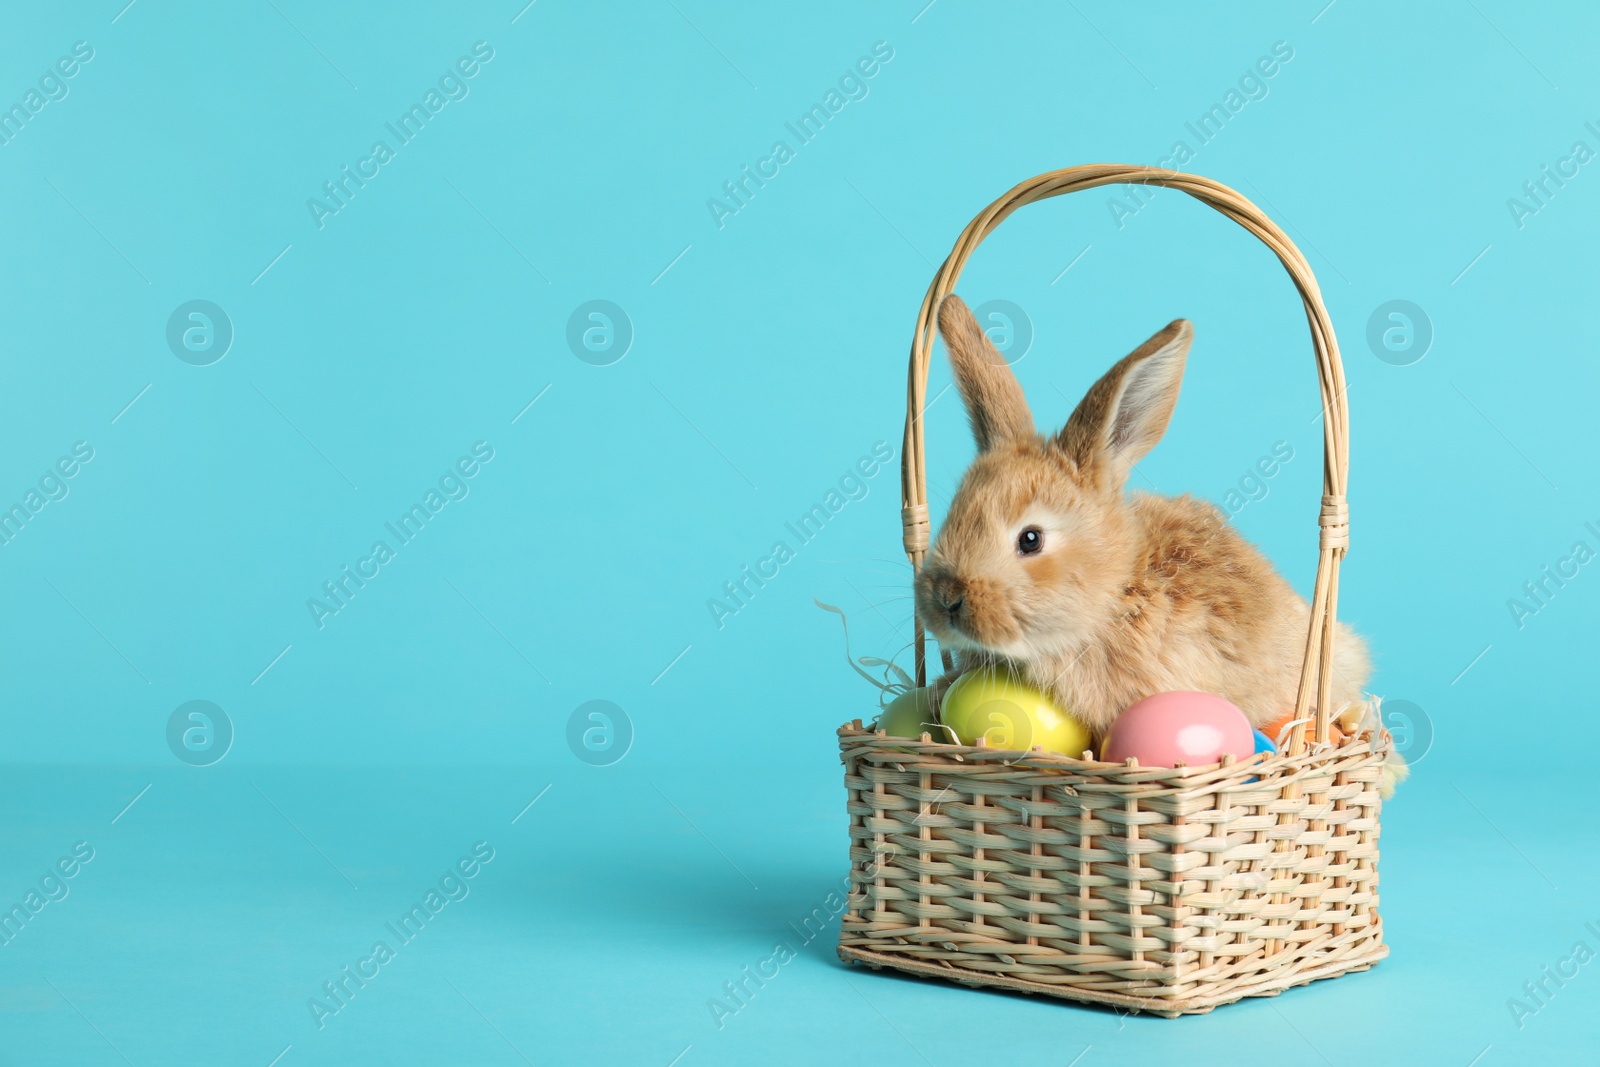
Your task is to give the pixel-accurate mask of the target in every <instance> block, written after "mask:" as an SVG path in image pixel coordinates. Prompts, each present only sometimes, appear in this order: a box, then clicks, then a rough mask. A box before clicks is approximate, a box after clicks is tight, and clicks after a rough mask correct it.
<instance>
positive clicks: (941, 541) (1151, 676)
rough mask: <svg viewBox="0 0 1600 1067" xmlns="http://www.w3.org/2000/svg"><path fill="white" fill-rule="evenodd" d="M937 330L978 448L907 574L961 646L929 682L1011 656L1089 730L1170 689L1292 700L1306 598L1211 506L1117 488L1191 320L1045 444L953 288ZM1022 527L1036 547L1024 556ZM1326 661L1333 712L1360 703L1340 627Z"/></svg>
mask: <svg viewBox="0 0 1600 1067" xmlns="http://www.w3.org/2000/svg"><path fill="white" fill-rule="evenodd" d="M939 324H940V330H941V332H942V333H943V335H944V337H945V343H946V346H947V348H948V349H949V351H950V361H951V365H952V367H954V368H955V374H956V382H957V386H958V388H959V389H960V390H961V394H962V397H963V399H964V400H965V401H966V404H967V408H968V413H969V416H970V417H971V420H972V425H973V432H974V435H975V436H976V437H977V439H978V443H979V449H980V452H979V454H978V457H977V459H975V460H974V461H973V464H972V466H971V467H970V468H969V469H968V471H967V472H966V474H965V475H964V476H963V478H962V481H961V484H960V486H959V487H958V488H957V490H956V494H955V498H954V500H953V501H952V502H951V505H950V510H949V513H948V515H947V516H946V519H945V523H944V526H943V527H942V528H941V529H940V531H939V534H938V537H937V538H936V539H935V541H934V543H933V546H932V548H931V549H930V551H929V554H928V557H927V559H926V560H925V561H924V562H923V566H922V569H921V571H920V573H919V575H918V579H917V587H916V594H917V611H918V613H919V615H921V617H922V620H923V622H924V624H925V625H926V626H927V627H928V629H929V630H930V631H931V632H932V633H933V634H934V635H935V636H936V637H937V638H938V639H939V641H940V643H941V644H943V645H945V646H946V647H951V648H954V649H956V650H957V656H958V664H959V668H958V670H957V671H956V672H952V673H951V674H950V675H948V676H947V677H946V678H944V679H941V680H940V682H939V683H937V685H938V691H939V692H942V689H943V686H944V685H946V684H948V682H949V681H951V680H953V679H954V677H955V675H956V674H959V673H960V671H964V670H966V669H969V668H971V667H973V666H975V665H978V664H987V663H999V664H1003V665H1007V666H1010V667H1011V668H1012V669H1014V670H1016V671H1017V672H1018V673H1020V674H1021V675H1022V676H1024V677H1026V678H1027V679H1029V680H1030V681H1031V682H1033V683H1034V684H1036V685H1038V686H1040V687H1042V688H1044V689H1046V690H1048V691H1049V692H1050V693H1051V694H1052V695H1053V696H1054V697H1055V699H1056V700H1057V701H1058V702H1059V703H1060V704H1061V705H1062V706H1063V707H1065V708H1067V709H1068V710H1069V711H1071V712H1072V713H1073V714H1075V715H1076V716H1078V717H1079V718H1080V719H1081V720H1082V721H1083V722H1084V724H1085V725H1086V726H1088V727H1089V728H1090V729H1091V730H1093V731H1094V732H1095V733H1097V734H1098V733H1100V732H1103V731H1104V730H1105V728H1106V727H1108V726H1109V725H1110V724H1111V721H1112V720H1113V719H1114V718H1116V716H1117V715H1118V714H1119V713H1120V712H1121V711H1122V709H1123V708H1126V707H1127V706H1128V705H1129V704H1132V703H1133V702H1134V701H1136V700H1138V699H1140V698H1141V697H1145V696H1149V695H1151V694H1153V693H1159V692H1163V691H1167V690H1175V689H1195V690H1201V691H1203V692H1208V693H1215V694H1217V695H1218V696H1222V697H1226V698H1227V699H1228V700H1231V701H1232V702H1233V703H1235V704H1237V705H1238V706H1239V707H1240V708H1242V709H1243V710H1244V712H1245V714H1246V715H1247V716H1248V717H1249V719H1250V721H1251V722H1252V723H1254V724H1258V725H1259V724H1262V723H1266V722H1269V721H1271V720H1273V719H1276V718H1279V717H1280V716H1282V715H1283V714H1284V712H1286V711H1289V710H1291V709H1292V708H1293V705H1294V700H1295V691H1296V687H1297V685H1298V681H1299V676H1300V668H1301V659H1302V656H1303V653H1304V646H1305V636H1306V628H1307V622H1308V619H1309V608H1308V607H1307V605H1306V602H1305V601H1304V600H1303V599H1301V598H1300V596H1299V595H1297V594H1296V593H1295V592H1294V590H1293V589H1292V588H1291V587H1290V585H1289V583H1288V582H1286V581H1285V580H1284V579H1283V578H1282V577H1281V576H1280V575H1279V574H1278V573H1277V571H1275V570H1274V569H1273V567H1272V564H1271V563H1269V562H1268V561H1267V559H1266V558H1265V557H1264V556H1263V555H1262V554H1261V553H1260V552H1259V551H1258V550H1257V549H1256V548H1255V547H1254V546H1253V545H1251V544H1249V543H1248V542H1247V541H1245V540H1244V539H1243V538H1242V537H1240V536H1239V534H1238V533H1237V531H1235V530H1234V529H1233V527H1232V526H1230V525H1229V524H1228V522H1227V519H1226V518H1225V517H1224V516H1223V514H1222V512H1221V511H1219V510H1218V509H1217V508H1216V507H1215V506H1213V505H1211V504H1209V503H1206V502H1204V501H1201V500H1197V499H1195V498H1193V497H1189V496H1182V497H1159V496H1151V495H1146V494H1138V495H1135V496H1133V497H1132V498H1129V497H1128V496H1126V495H1125V493H1124V487H1125V483H1126V480H1127V477H1128V474H1129V473H1130V472H1131V471H1132V469H1133V466H1134V464H1136V463H1138V461H1139V460H1140V459H1141V458H1143V457H1144V455H1145V453H1147V452H1148V451H1149V450H1150V449H1151V448H1152V447H1154V445H1155V444H1156V442H1157V441H1158V440H1160V438H1161V435H1162V434H1163V433H1164V432H1165V431H1166V427H1167V422H1168V421H1169V420H1170V418H1171V416H1172V410H1173V406H1174V405H1175V404H1176V403H1177V397H1178V388H1179V385H1180V383H1181V381H1182V375H1183V364H1184V360H1185V358H1186V357H1187V354H1188V348H1189V342H1190V339H1191V337H1192V330H1191V328H1190V326H1189V324H1188V323H1187V322H1184V321H1182V320H1179V321H1177V322H1174V323H1172V324H1171V325H1169V326H1167V327H1166V328H1165V329H1163V330H1162V331H1161V332H1160V333H1157V334H1156V335H1155V336H1154V337H1152V338H1151V339H1150V340H1149V341H1147V342H1145V343H1144V344H1143V345H1141V346H1140V347H1139V348H1137V349H1135V350H1134V352H1133V353H1132V354H1130V355H1129V356H1127V357H1126V358H1124V359H1123V360H1121V361H1120V362H1118V363H1117V364H1116V365H1115V366H1114V367H1112V369H1111V370H1110V371H1109V372H1107V374H1106V375H1105V376H1104V377H1103V378H1101V379H1100V381H1099V382H1097V383H1095V385H1094V386H1093V387H1092V388H1091V389H1090V390H1089V392H1088V394H1086V395H1085V397H1084V399H1083V401H1082V402H1081V403H1080V404H1079V405H1078V407H1077V409H1076V410H1075V411H1074V412H1073V414H1072V417H1071V418H1070V419H1069V420H1068V422H1067V425H1066V427H1065V428H1064V429H1063V430H1062V431H1061V433H1060V434H1058V435H1056V436H1054V437H1049V438H1046V437H1041V436H1040V435H1039V434H1037V433H1035V432H1034V429H1033V418H1032V415H1031V414H1029V413H1028V411H1027V406H1026V403H1025V401H1023V399H1022V390H1021V386H1020V385H1019V384H1018V383H1017V381H1016V378H1015V376H1014V375H1013V374H1012V373H1011V370H1010V368H1009V367H1007V366H1006V364H1005V361H1004V360H1003V359H1002V358H1001V357H1000V355H999V353H998V352H996V351H994V348H993V346H992V345H990V344H989V340H988V338H987V337H985V336H984V335H983V333H982V331H981V330H980V329H979V328H978V325H977V322H976V321H975V320H974V319H973V317H972V313H971V312H970V311H968V310H967V307H966V305H965V304H963V303H962V302H961V301H960V300H959V299H958V298H956V297H954V296H951V297H949V298H947V299H946V300H945V302H944V304H943V305H941V307H940V309H939ZM1019 405H1020V410H1019ZM1029 525H1032V526H1038V527H1039V528H1040V529H1041V530H1042V531H1043V538H1044V547H1043V549H1042V550H1041V551H1040V552H1039V553H1037V554H1035V555H1021V554H1020V553H1019V552H1018V551H1017V550H1016V538H1017V535H1018V533H1019V532H1020V531H1021V530H1022V529H1023V528H1024V527H1025V526H1029ZM952 605H953V607H952ZM1334 658H1335V671H1334V683H1335V684H1334V693H1333V696H1334V711H1335V712H1337V711H1338V710H1339V708H1340V707H1341V706H1342V705H1343V704H1344V703H1346V702H1353V701H1356V700H1359V699H1360V697H1361V689H1362V686H1363V685H1364V684H1365V682H1366V679H1367V675H1368V672H1369V667H1368V663H1367V655H1366V648H1365V646H1364V644H1363V643H1362V641H1361V639H1360V638H1359V637H1357V636H1356V635H1355V634H1354V633H1353V632H1352V631H1350V629H1349V628H1348V627H1345V626H1343V625H1341V626H1340V627H1339V629H1338V631H1337V634H1336V637H1335V657H1334Z"/></svg>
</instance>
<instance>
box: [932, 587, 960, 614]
mask: <svg viewBox="0 0 1600 1067" xmlns="http://www.w3.org/2000/svg"><path fill="white" fill-rule="evenodd" d="M933 593H934V596H935V597H936V598H937V599H938V601H939V606H940V607H941V608H943V609H944V610H945V611H947V612H949V613H950V614H951V615H954V614H955V613H956V612H958V611H960V610H961V605H962V604H964V603H966V599H967V595H966V590H964V589H963V588H962V586H961V583H960V582H959V581H957V580H955V579H953V578H947V579H945V580H944V581H942V582H940V583H939V584H938V585H937V586H935V587H934V591H933Z"/></svg>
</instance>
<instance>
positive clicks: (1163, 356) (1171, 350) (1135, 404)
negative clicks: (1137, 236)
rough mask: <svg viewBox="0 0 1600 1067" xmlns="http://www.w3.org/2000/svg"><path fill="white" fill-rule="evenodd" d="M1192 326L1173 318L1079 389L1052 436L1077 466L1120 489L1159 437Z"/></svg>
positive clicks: (1175, 395)
mask: <svg viewBox="0 0 1600 1067" xmlns="http://www.w3.org/2000/svg"><path fill="white" fill-rule="evenodd" d="M1192 340H1194V327H1193V326H1191V325H1189V323H1188V321H1187V320H1185V319H1176V320H1174V321H1173V322H1171V323H1169V324H1168V325H1167V326H1166V327H1165V328H1164V329H1162V330H1161V331H1160V332H1159V333H1157V334H1156V335H1155V336H1154V337H1152V338H1150V340H1148V341H1146V342H1145V343H1144V344H1142V345H1140V346H1139V347H1138V348H1136V349H1134V350H1133V352H1132V353H1130V354H1129V355H1127V356H1125V357H1123V358H1122V359H1121V360H1119V361H1118V362H1117V365H1116V366H1114V367H1112V368H1111V369H1110V370H1109V371H1107V372H1106V374H1105V377H1103V378H1101V379H1100V380H1099V381H1098V382H1095V383H1094V385H1093V386H1092V387H1091V388H1090V389H1089V391H1088V392H1087V393H1086V394H1084V397H1083V400H1082V401H1080V402H1079V404H1078V407H1077V410H1075V411H1074V412H1073V413H1072V417H1071V418H1070V419H1068V420H1067V425H1066V427H1065V428H1064V429H1062V431H1061V434H1060V436H1059V437H1058V438H1057V442H1058V444H1059V445H1060V446H1061V448H1062V450H1063V451H1065V452H1066V453H1067V455H1068V456H1070V457H1072V459H1074V460H1075V461H1076V462H1077V464H1078V467H1079V468H1080V469H1081V470H1084V471H1087V472H1091V473H1092V474H1093V475H1094V476H1095V478H1096V479H1097V480H1098V481H1101V482H1102V484H1105V485H1107V486H1108V487H1113V488H1117V489H1120V488H1121V487H1122V484H1123V483H1124V482H1125V481H1126V480H1127V478H1128V474H1129V472H1131V471H1132V470H1133V467H1134V464H1136V463H1138V462H1139V461H1140V460H1141V459H1143V458H1144V457H1145V454H1146V453H1147V452H1149V451H1150V450H1151V449H1152V448H1154V447H1155V445H1156V442H1157V441H1159V440H1161V435H1162V434H1164V433H1166V432H1167V423H1168V422H1169V421H1170V420H1171V418H1172V409H1173V407H1174V406H1176V405H1177V403H1178V387H1179V386H1180V385H1181V384H1182V383H1183V364H1184V360H1185V359H1187V358H1188V355H1189V342H1190V341H1192Z"/></svg>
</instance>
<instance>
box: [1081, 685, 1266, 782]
mask: <svg viewBox="0 0 1600 1067" xmlns="http://www.w3.org/2000/svg"><path fill="white" fill-rule="evenodd" d="M1255 750H1256V739H1255V731H1254V730H1253V729H1252V727H1251V726H1250V720H1249V719H1246V718H1245V717H1244V712H1242V711H1240V710H1239V709H1238V708H1236V707H1234V706H1233V704H1231V703H1229V702H1228V701H1226V700H1224V699H1222V698H1221V697H1219V696H1212V695H1211V694H1210V693H1189V692H1175V693H1157V694H1156V695H1155V696H1149V697H1145V698H1144V699H1143V700H1141V701H1139V702H1138V703H1136V704H1134V705H1133V706H1132V707H1130V708H1128V709H1127V710H1126V711H1124V712H1123V713H1122V714H1121V715H1119V716H1117V721H1116V722H1114V723H1112V724H1111V732H1110V733H1108V734H1107V735H1106V744H1105V749H1104V752H1105V754H1104V756H1102V757H1101V758H1102V759H1104V760H1107V761H1108V762H1111V763H1121V762H1122V761H1123V760H1125V759H1127V758H1128V757H1130V756H1132V757H1133V758H1134V759H1136V760H1138V761H1139V766H1141V767H1175V766H1177V765H1178V764H1179V763H1183V764H1187V765H1188V766H1190V767H1203V766H1205V765H1207V764H1210V763H1216V762H1218V761H1220V760H1221V759H1222V757H1223V755H1225V754H1230V753H1231V754H1232V755H1233V757H1234V758H1235V759H1241V760H1242V759H1245V758H1247V757H1248V756H1249V755H1250V754H1251V753H1253V752H1254V751H1255Z"/></svg>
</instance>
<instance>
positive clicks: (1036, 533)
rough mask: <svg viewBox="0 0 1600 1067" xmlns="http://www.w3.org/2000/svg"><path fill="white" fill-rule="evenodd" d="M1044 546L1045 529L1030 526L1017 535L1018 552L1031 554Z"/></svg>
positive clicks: (1023, 554) (1025, 554)
mask: <svg viewBox="0 0 1600 1067" xmlns="http://www.w3.org/2000/svg"><path fill="white" fill-rule="evenodd" d="M1043 547H1044V531H1043V530H1041V529H1039V527H1037V526H1030V527H1028V528H1027V529H1026V530H1023V531H1022V532H1021V533H1019V534H1018V535H1017V554H1018V555H1022V556H1031V555H1033V554H1034V553H1035V552H1038V551H1039V550H1040V549H1041V548H1043Z"/></svg>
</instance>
